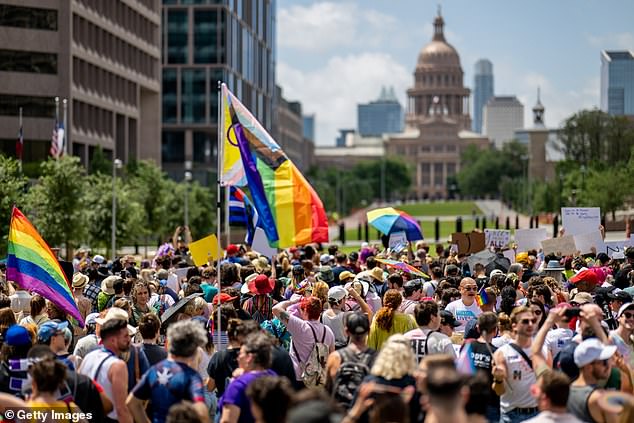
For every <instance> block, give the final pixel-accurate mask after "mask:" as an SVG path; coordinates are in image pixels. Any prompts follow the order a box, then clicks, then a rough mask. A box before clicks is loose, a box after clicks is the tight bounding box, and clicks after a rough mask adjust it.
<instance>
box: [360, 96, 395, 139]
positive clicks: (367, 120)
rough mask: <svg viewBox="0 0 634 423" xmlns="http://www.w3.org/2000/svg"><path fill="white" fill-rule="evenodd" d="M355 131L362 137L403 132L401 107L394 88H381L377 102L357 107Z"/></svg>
mask: <svg viewBox="0 0 634 423" xmlns="http://www.w3.org/2000/svg"><path fill="white" fill-rule="evenodd" d="M357 129H358V131H359V134H360V135H361V136H364V137H366V136H370V137H371V136H379V135H381V134H392V133H397V132H401V131H402V130H403V107H402V106H401V104H400V103H399V102H398V100H397V99H396V95H395V94H394V88H390V89H386V88H385V87H383V88H382V89H381V96H380V97H379V98H378V99H377V100H375V101H371V102H370V103H368V104H359V105H358V106H357Z"/></svg>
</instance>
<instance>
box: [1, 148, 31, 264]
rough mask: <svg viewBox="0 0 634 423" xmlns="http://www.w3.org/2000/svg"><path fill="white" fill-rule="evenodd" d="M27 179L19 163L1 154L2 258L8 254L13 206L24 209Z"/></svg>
mask: <svg viewBox="0 0 634 423" xmlns="http://www.w3.org/2000/svg"><path fill="white" fill-rule="evenodd" d="M27 182H28V181H27V179H26V178H25V177H24V176H23V175H22V174H20V164H19V162H18V161H17V160H16V159H14V158H12V157H7V156H4V155H2V154H0V239H1V242H0V257H4V256H5V255H6V254H7V237H8V235H9V223H10V221H11V210H12V209H13V206H14V205H16V206H18V207H22V203H23V201H24V190H25V188H26V185H27Z"/></svg>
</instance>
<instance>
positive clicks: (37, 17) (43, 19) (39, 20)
mask: <svg viewBox="0 0 634 423" xmlns="http://www.w3.org/2000/svg"><path fill="white" fill-rule="evenodd" d="M0 26H11V27H15V28H29V29H43V30H48V31H57V10H55V9H41V8H36V7H20V6H12V5H8V4H2V5H0Z"/></svg>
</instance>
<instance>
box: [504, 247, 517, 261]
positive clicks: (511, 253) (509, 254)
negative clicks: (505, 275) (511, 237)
mask: <svg viewBox="0 0 634 423" xmlns="http://www.w3.org/2000/svg"><path fill="white" fill-rule="evenodd" d="M502 254H504V257H506V258H507V259H509V260H510V261H511V263H515V251H514V250H504V251H502Z"/></svg>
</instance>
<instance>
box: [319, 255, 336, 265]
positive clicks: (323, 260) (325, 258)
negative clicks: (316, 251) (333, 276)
mask: <svg viewBox="0 0 634 423" xmlns="http://www.w3.org/2000/svg"><path fill="white" fill-rule="evenodd" d="M334 259H335V258H334V257H333V256H331V255H330V254H322V255H321V256H320V257H319V262H320V263H321V264H328V263H330V262H331V261H333V260H334Z"/></svg>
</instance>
